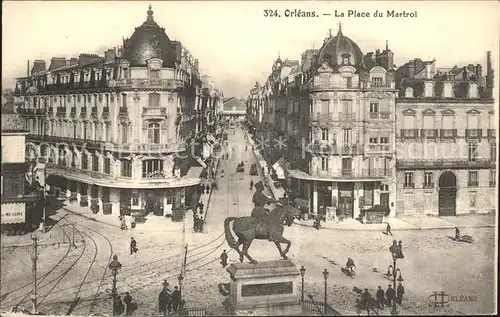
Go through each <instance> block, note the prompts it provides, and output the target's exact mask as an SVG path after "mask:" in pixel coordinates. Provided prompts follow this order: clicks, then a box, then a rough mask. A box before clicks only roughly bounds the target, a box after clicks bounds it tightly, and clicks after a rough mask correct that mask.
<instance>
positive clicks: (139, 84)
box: [108, 79, 184, 89]
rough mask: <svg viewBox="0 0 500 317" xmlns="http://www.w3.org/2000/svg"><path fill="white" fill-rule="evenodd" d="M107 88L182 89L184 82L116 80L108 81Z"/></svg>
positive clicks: (168, 80) (174, 80)
mask: <svg viewBox="0 0 500 317" xmlns="http://www.w3.org/2000/svg"><path fill="white" fill-rule="evenodd" d="M108 85H109V87H127V88H129V87H130V88H132V89H135V88H167V89H176V88H181V87H184V82H183V81H182V80H178V79H118V80H110V81H109V83H108Z"/></svg>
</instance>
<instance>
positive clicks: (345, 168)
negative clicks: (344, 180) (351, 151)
mask: <svg viewBox="0 0 500 317" xmlns="http://www.w3.org/2000/svg"><path fill="white" fill-rule="evenodd" d="M351 174H352V159H351V158H350V157H344V158H342V175H344V176H350V175H351Z"/></svg>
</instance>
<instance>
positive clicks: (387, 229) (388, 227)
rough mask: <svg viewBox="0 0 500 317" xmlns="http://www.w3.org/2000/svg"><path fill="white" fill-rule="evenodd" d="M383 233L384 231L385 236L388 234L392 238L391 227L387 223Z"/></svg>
mask: <svg viewBox="0 0 500 317" xmlns="http://www.w3.org/2000/svg"><path fill="white" fill-rule="evenodd" d="M385 231H386V232H385V233H386V234H387V235H389V234H390V235H391V236H392V232H391V225H390V224H389V223H388V222H387V227H386V228H385Z"/></svg>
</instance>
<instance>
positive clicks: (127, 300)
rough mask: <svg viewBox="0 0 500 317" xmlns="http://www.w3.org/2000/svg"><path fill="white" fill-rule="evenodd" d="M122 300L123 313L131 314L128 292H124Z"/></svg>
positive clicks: (130, 298) (130, 301)
mask: <svg viewBox="0 0 500 317" xmlns="http://www.w3.org/2000/svg"><path fill="white" fill-rule="evenodd" d="M123 302H124V303H125V315H127V316H130V314H132V296H130V294H129V293H128V292H126V293H125V297H124V298H123Z"/></svg>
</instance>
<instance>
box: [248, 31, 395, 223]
mask: <svg viewBox="0 0 500 317" xmlns="http://www.w3.org/2000/svg"><path fill="white" fill-rule="evenodd" d="M283 66H286V69H285V67H283ZM255 99H259V100H255ZM395 99H396V89H395V83H394V71H393V53H392V52H391V51H390V50H389V49H388V47H386V49H385V50H384V51H383V52H380V51H379V50H377V51H376V53H375V54H374V53H369V54H367V55H363V54H362V52H361V49H360V48H359V46H358V45H357V44H356V43H355V42H354V41H352V40H351V39H349V38H348V37H346V36H345V35H343V33H342V30H341V28H340V27H339V30H338V33H337V35H336V36H332V35H331V34H330V35H329V37H327V38H326V39H325V41H324V43H323V46H322V47H321V48H320V49H319V50H307V51H306V52H304V54H302V62H301V63H300V65H299V63H298V62H295V61H288V62H287V63H283V62H282V61H281V59H278V60H277V61H276V62H275V64H274V65H273V72H272V74H271V75H270V79H269V80H268V82H267V83H266V84H265V85H263V86H262V87H259V86H256V88H254V89H253V90H252V91H251V96H250V100H249V110H248V113H249V114H256V115H258V117H257V118H254V119H253V121H259V122H264V123H265V122H268V121H269V120H267V119H264V118H263V117H264V116H266V114H267V113H269V114H271V115H272V116H273V117H274V119H275V127H276V129H277V130H278V131H276V134H277V135H278V136H285V137H286V147H285V148H284V149H280V150H279V151H281V152H283V153H284V154H283V157H282V158H281V159H280V160H279V162H280V164H281V168H278V169H280V170H282V171H278V170H277V174H278V175H280V174H281V173H282V174H286V177H287V178H288V179H290V188H291V189H292V191H293V192H294V194H295V195H296V196H298V197H300V198H303V199H306V200H308V201H309V204H310V210H311V212H312V213H314V214H320V215H321V214H323V215H325V216H326V219H327V221H328V220H333V219H334V218H335V217H348V218H357V217H358V216H359V215H360V213H361V210H362V209H366V208H369V207H372V206H374V205H384V206H388V207H389V208H390V213H391V215H394V214H395V200H396V197H395V195H393V194H391V193H395V192H396V182H395V179H394V178H395V133H394V128H395V113H394V110H395ZM270 100H272V101H270ZM266 105H272V106H275V109H274V107H273V109H269V110H266V109H263V107H265V106H266ZM254 108H257V109H254ZM274 143H275V144H271V145H270V147H275V148H276V147H278V148H279V144H278V143H279V142H278V143H276V142H274ZM270 152H272V153H274V154H273V155H274V156H275V155H276V153H277V151H276V150H275V149H272V150H270ZM274 159H276V157H274Z"/></svg>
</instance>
